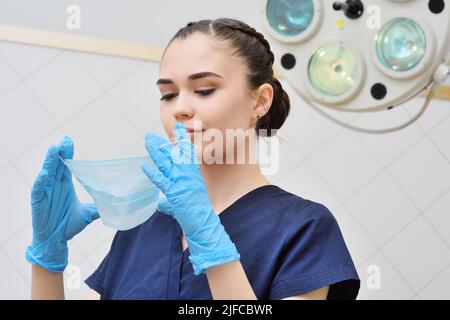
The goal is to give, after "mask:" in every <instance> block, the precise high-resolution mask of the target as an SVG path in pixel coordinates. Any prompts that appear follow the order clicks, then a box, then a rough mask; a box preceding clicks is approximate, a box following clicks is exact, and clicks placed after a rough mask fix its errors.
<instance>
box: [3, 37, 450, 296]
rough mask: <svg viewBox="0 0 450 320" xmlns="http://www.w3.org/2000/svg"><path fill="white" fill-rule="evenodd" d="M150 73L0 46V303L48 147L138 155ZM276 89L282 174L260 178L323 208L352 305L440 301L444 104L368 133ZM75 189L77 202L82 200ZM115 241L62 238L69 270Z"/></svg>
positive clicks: (136, 66) (154, 73) (154, 104)
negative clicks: (388, 130) (344, 257)
mask: <svg viewBox="0 0 450 320" xmlns="http://www.w3.org/2000/svg"><path fill="white" fill-rule="evenodd" d="M157 77H158V64H156V63H152V62H140V61H132V60H127V59H119V58H112V57H105V56H96V55H91V54H84V53H75V52H71V51H61V50H56V49H46V48H38V47H33V46H25V45H17V44H11V43H1V42H0V198H1V200H2V210H1V211H0V215H2V221H3V222H2V224H0V298H7V299H16V298H24V299H28V297H29V284H30V274H29V272H30V266H29V264H28V263H27V262H26V261H25V259H24V249H25V247H26V245H27V244H28V243H29V242H30V240H31V221H30V209H29V197H30V195H29V193H30V188H31V185H32V183H33V181H34V179H35V177H36V175H37V174H38V172H39V170H40V168H41V165H42V161H43V159H44V157H45V153H46V151H47V148H48V146H50V145H51V144H56V143H58V142H59V141H60V139H61V138H62V137H63V136H64V134H69V135H70V136H71V137H72V138H73V139H74V143H75V158H78V159H83V158H97V159H99V158H110V157H119V156H138V155H145V154H147V153H146V150H145V148H144V142H143V137H144V135H145V133H146V132H148V131H150V130H151V131H154V132H157V133H159V134H160V135H162V136H164V137H165V133H164V132H163V130H162V127H161V125H160V120H159V97H160V94H159V91H158V89H157V88H156V86H155V81H156V79H157ZM282 83H283V85H284V87H285V88H286V90H287V91H288V93H289V94H290V97H291V102H292V112H291V115H290V116H289V117H288V120H287V122H286V124H285V125H284V126H283V128H282V130H281V132H282V134H284V135H283V136H284V137H285V138H286V142H281V168H280V172H279V173H278V174H277V175H274V176H272V177H269V180H271V181H272V182H273V183H275V184H278V185H280V186H281V187H283V188H285V189H286V190H288V191H290V192H293V193H296V194H298V195H300V196H302V197H304V198H309V199H313V200H315V201H318V202H321V203H324V204H325V205H326V206H327V207H328V208H330V210H331V211H332V213H333V214H334V215H335V217H336V219H337V220H338V223H339V225H340V227H341V230H342V233H343V235H344V238H345V240H346V243H347V246H348V248H349V250H350V252H351V254H352V256H353V259H354V261H355V264H356V265H357V268H358V271H359V273H360V276H361V280H362V287H361V293H360V297H359V298H360V299H428V298H448V297H449V296H448V292H450V281H449V274H450V273H449V270H450V268H449V264H450V253H449V245H450V232H449V230H450V229H449V228H448V226H449V224H450V220H449V217H450V211H449V210H450V209H449V208H450V164H449V153H450V152H449V147H448V145H449V144H448V139H447V137H448V136H450V125H449V123H450V121H449V119H450V118H446V117H447V116H449V115H450V102H449V101H443V100H436V101H433V103H432V105H431V106H430V109H429V110H427V112H426V113H425V114H424V115H423V117H422V118H421V119H420V120H419V121H418V122H417V123H415V124H414V125H413V126H411V127H409V128H407V129H405V130H404V131H401V132H397V133H393V134H388V135H373V136H372V135H366V134H360V133H355V132H352V131H349V130H347V129H343V128H341V127H339V126H337V125H335V124H334V123H332V122H330V121H329V120H327V119H325V118H322V117H321V116H320V115H319V114H317V113H316V112H315V111H314V110H312V109H311V108H310V107H309V106H307V105H306V104H305V102H304V101H303V100H302V99H301V98H299V97H298V96H297V95H296V94H295V91H294V90H292V88H290V87H289V85H288V84H287V83H286V82H285V81H283V80H282ZM422 102H423V98H422V97H417V98H415V99H413V100H411V101H409V102H408V104H407V108H405V109H403V110H402V109H393V110H390V111H385V112H383V113H382V114H377V115H375V114H372V115H371V116H369V115H365V116H364V117H363V115H360V114H347V113H346V114H341V113H332V114H333V115H335V116H337V117H338V118H340V119H341V120H347V121H349V120H350V121H352V123H353V124H354V125H366V126H368V127H371V128H380V127H388V126H391V125H395V124H398V123H399V122H400V121H402V120H404V119H405V118H407V117H406V116H405V115H407V114H409V113H410V114H412V113H413V112H414V111H415V110H414V108H416V109H417V108H418V107H420V105H421V103H422ZM327 111H330V110H327ZM402 112H403V114H402ZM105 120H107V121H105ZM424 132H426V133H427V134H428V135H425V133H424ZM111 141H113V142H114V143H112V142H111ZM74 184H75V187H76V190H77V193H78V194H79V197H80V199H81V200H82V201H83V202H86V201H91V199H90V197H89V195H88V194H87V193H86V192H85V191H84V189H83V188H81V187H80V185H79V183H78V182H77V181H74ZM113 235H114V231H113V230H111V229H109V228H107V227H105V226H104V225H103V224H102V223H101V221H100V220H98V221H96V222H94V223H93V224H92V225H90V226H89V227H88V228H87V229H86V230H85V231H84V232H83V233H81V234H80V235H79V236H77V237H76V238H75V239H74V240H73V241H71V242H70V245H69V250H70V257H69V263H70V264H71V265H75V266H77V267H79V270H80V272H81V277H80V279H81V280H84V278H85V277H87V276H88V275H90V273H91V272H92V271H93V270H94V269H95V268H96V267H97V266H98V264H99V263H100V262H101V260H102V259H103V257H104V256H105V254H106V253H107V252H108V250H109V247H110V245H111V239H112V237H113ZM370 265H379V266H380V270H381V272H382V278H381V279H382V289H381V290H377V291H374V290H370V289H369V288H368V287H367V285H366V281H367V278H368V274H367V267H368V266H370ZM76 280H77V279H75V278H74V274H67V273H66V283H65V285H66V296H67V297H68V298H73V299H82V298H84V297H85V294H86V291H87V288H86V287H85V285H84V283H83V282H82V281H81V282H80V283H78V284H79V286H78V287H77V286H76V284H77V281H76ZM70 281H72V282H70ZM69 282H70V283H69Z"/></svg>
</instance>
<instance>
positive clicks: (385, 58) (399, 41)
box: [375, 18, 427, 72]
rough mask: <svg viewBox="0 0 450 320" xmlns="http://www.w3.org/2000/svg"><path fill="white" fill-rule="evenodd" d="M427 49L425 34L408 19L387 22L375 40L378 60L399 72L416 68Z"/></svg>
mask: <svg viewBox="0 0 450 320" xmlns="http://www.w3.org/2000/svg"><path fill="white" fill-rule="evenodd" d="M426 47H427V39H426V37H425V32H424V31H423V29H422V28H421V27H420V26H419V24H418V23H416V22H415V21H413V20H411V19H408V18H394V19H391V20H390V21H388V22H386V23H385V24H384V25H383V26H382V28H381V29H380V31H379V32H378V34H377V35H376V38H375V48H376V53H377V57H378V59H379V60H380V62H381V63H382V64H383V65H384V66H385V67H386V68H388V69H391V70H393V71H397V72H404V71H409V70H411V69H413V68H415V67H416V66H417V65H418V64H419V63H420V62H421V60H422V59H423V57H424V55H425V50H426Z"/></svg>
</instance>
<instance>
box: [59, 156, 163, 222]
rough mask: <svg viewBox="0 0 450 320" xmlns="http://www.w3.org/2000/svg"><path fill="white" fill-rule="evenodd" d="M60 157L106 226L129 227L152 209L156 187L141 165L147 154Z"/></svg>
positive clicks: (145, 218) (156, 192)
mask: <svg viewBox="0 0 450 320" xmlns="http://www.w3.org/2000/svg"><path fill="white" fill-rule="evenodd" d="M61 160H62V161H63V162H64V163H65V164H66V165H67V167H68V168H69V169H70V171H71V172H72V174H73V175H74V176H75V177H76V178H77V180H78V181H79V182H80V183H81V185H82V186H83V187H84V189H85V190H86V191H87V192H88V193H89V194H90V195H91V196H92V198H93V200H94V202H95V204H96V206H97V209H98V213H99V215H100V218H101V219H102V221H103V223H104V224H105V225H106V226H109V227H111V228H114V229H117V230H128V229H132V228H134V227H136V226H138V225H140V224H142V223H144V222H145V221H147V220H148V219H149V218H150V217H151V216H152V215H153V214H154V213H155V211H156V207H157V202H158V197H159V194H160V191H159V189H158V188H157V187H156V186H155V185H154V184H153V183H152V182H151V180H150V179H149V178H148V177H147V176H146V175H145V173H144V172H143V171H142V169H141V165H142V164H144V163H149V164H151V165H152V166H156V165H155V164H154V162H153V160H152V159H151V157H150V156H143V157H135V158H127V159H115V160H101V161H88V160H69V159H62V158H61Z"/></svg>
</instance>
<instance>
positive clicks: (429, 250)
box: [384, 217, 450, 291]
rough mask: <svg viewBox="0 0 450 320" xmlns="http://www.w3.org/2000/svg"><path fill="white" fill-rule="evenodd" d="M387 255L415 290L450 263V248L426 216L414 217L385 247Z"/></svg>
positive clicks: (425, 284) (422, 286) (426, 283)
mask: <svg viewBox="0 0 450 320" xmlns="http://www.w3.org/2000/svg"><path fill="white" fill-rule="evenodd" d="M384 252H385V253H386V256H387V257H388V258H389V259H390V260H391V261H392V263H393V264H394V265H395V266H396V267H397V269H398V270H400V272H401V273H402V275H403V277H404V278H405V279H406V280H407V281H408V283H409V284H410V285H411V286H412V288H413V289H414V290H415V291H419V290H421V289H423V288H424V287H425V286H427V285H428V283H429V282H430V281H431V280H433V278H434V276H435V275H436V274H437V273H438V272H440V271H442V270H443V269H444V268H446V267H447V266H448V264H449V263H450V249H449V246H448V245H446V244H444V242H443V241H442V240H441V238H440V237H439V236H438V235H437V234H436V232H435V230H434V229H432V228H431V227H430V225H429V224H428V223H427V222H426V221H425V220H424V219H423V218H422V217H419V218H418V219H416V220H414V221H413V222H412V223H411V224H410V225H408V227H407V228H405V229H404V230H402V231H401V232H400V233H399V234H398V235H397V236H396V237H395V238H393V239H392V240H391V241H390V242H389V243H388V244H387V245H386V246H385V248H384Z"/></svg>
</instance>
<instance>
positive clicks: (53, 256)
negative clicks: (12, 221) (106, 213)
mask: <svg viewBox="0 0 450 320" xmlns="http://www.w3.org/2000/svg"><path fill="white" fill-rule="evenodd" d="M59 157H61V158H63V159H72V158H73V142H72V140H71V139H70V138H69V137H68V136H65V137H64V138H63V139H62V141H61V142H60V144H59V145H52V146H51V147H50V148H49V149H48V152H47V155H46V158H45V161H44V164H43V166H42V170H41V172H40V173H39V175H38V177H37V178H36V180H35V181H34V184H33V188H32V190H31V214H32V224H33V240H32V243H31V244H30V245H29V246H28V248H27V250H26V258H27V260H28V261H29V262H30V263H32V264H36V265H40V266H42V267H44V268H45V269H47V270H49V271H53V272H62V271H64V269H65V267H66V266H67V260H68V248H67V241H69V240H70V239H72V238H73V237H74V236H75V235H76V234H78V233H79V232H81V231H82V230H83V229H84V228H85V227H86V226H87V225H88V224H90V223H91V222H92V221H94V220H95V219H97V218H98V217H99V214H98V211H97V208H96V206H95V205H94V204H82V203H80V201H79V200H78V198H77V195H76V193H75V188H74V186H73V183H72V174H71V173H70V171H69V169H68V168H67V167H66V165H65V164H64V163H63V162H62V161H61V159H60V158H59Z"/></svg>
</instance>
